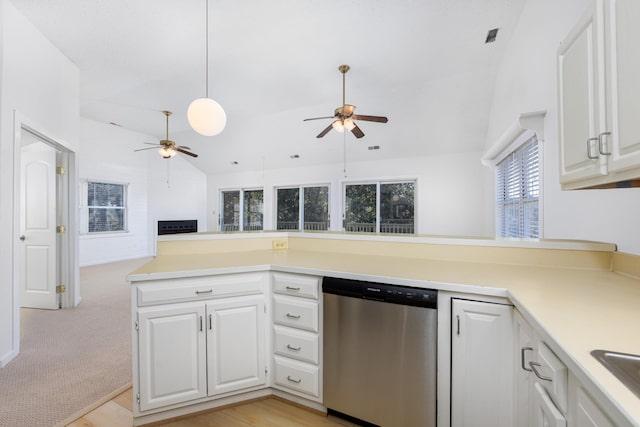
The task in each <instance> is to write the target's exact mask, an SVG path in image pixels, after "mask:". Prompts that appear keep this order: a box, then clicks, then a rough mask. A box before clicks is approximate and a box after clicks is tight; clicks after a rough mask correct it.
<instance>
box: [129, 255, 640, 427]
mask: <svg viewBox="0 0 640 427" xmlns="http://www.w3.org/2000/svg"><path fill="white" fill-rule="evenodd" d="M264 270H272V271H284V272H291V273H302V274H312V275H319V276H338V277H345V278H352V279H361V280H372V281H378V282H386V283H391V284H399V285H407V286H418V287H427V288H435V289H439V290H444V291H450V292H463V293H471V294H480V295H491V296H499V297H506V298H509V299H510V300H511V301H512V303H513V304H514V305H515V306H516V308H517V309H518V310H519V311H520V312H521V313H522V315H523V316H524V317H525V319H527V321H529V322H530V323H531V324H532V325H533V326H534V327H536V329H538V330H539V331H541V332H542V336H543V339H545V341H547V343H548V344H550V346H551V347H552V349H554V351H556V352H557V353H558V356H560V357H561V359H562V360H563V361H564V362H565V363H566V364H567V365H568V367H569V369H570V370H571V371H573V372H574V373H575V374H576V376H577V377H578V378H579V379H580V380H581V381H582V382H584V383H592V384H593V385H595V387H597V388H598V389H599V390H601V391H602V393H603V394H604V395H605V396H607V397H609V399H610V400H611V401H612V402H613V404H614V405H615V406H616V407H617V408H618V409H619V411H620V412H621V413H622V414H624V415H625V416H626V418H627V419H628V420H630V422H631V423H632V425H635V426H640V399H639V398H638V397H636V396H635V395H634V394H633V393H632V392H631V391H629V390H628V389H627V388H626V387H625V386H624V385H623V384H622V383H621V382H620V381H619V380H618V379H617V378H615V377H614V376H613V375H612V374H611V373H609V371H607V370H606V369H605V368H604V367H603V366H602V365H600V363H599V362H597V361H596V360H595V359H594V358H593V357H592V356H591V355H590V351H591V350H594V349H606V350H611V351H618V352H622V353H631V354H640V333H639V332H638V327H639V326H640V280H638V279H635V278H632V277H627V276H625V275H622V274H619V273H615V272H611V271H608V270H605V269H602V268H575V267H558V266H541V265H537V266H532V265H516V264H513V265H507V264H500V263H493V262H470V261H461V260H435V259H421V258H409V257H405V256H389V255H371V254H366V255H358V254H345V253H332V252H326V251H313V250H298V249H287V250H253V251H238V252H228V253H215V254H208V253H189V254H171V255H162V254H161V255H159V256H158V257H157V258H155V259H154V260H152V261H150V262H149V263H147V264H146V265H144V266H143V267H141V268H140V269H138V270H136V271H134V272H133V273H131V275H130V276H129V277H128V279H129V280H130V281H131V282H133V283H134V284H137V283H143V282H145V281H148V280H158V279H171V278H180V277H192V276H202V275H210V274H227V273H240V272H247V271H264Z"/></svg>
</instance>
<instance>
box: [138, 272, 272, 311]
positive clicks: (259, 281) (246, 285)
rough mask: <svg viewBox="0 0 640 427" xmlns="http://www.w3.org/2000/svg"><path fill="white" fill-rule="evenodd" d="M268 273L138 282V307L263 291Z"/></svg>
mask: <svg viewBox="0 0 640 427" xmlns="http://www.w3.org/2000/svg"><path fill="white" fill-rule="evenodd" d="M266 277H267V276H266V275H265V274H237V275H223V276H206V277H189V278H184V279H176V280H162V281H153V282H149V283H144V284H141V285H138V288H137V291H138V292H137V294H138V295H137V297H138V306H139V307H143V306H147V305H156V304H166V303H174V302H184V301H197V300H202V299H211V298H218V297H228V296H238V295H251V294H259V293H263V292H264V290H265V283H266Z"/></svg>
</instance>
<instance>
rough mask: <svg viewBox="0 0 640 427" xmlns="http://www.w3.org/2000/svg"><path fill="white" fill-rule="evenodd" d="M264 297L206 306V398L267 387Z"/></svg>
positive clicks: (238, 298)
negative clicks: (207, 395) (207, 396)
mask: <svg viewBox="0 0 640 427" xmlns="http://www.w3.org/2000/svg"><path fill="white" fill-rule="evenodd" d="M264 317H265V315H264V295H254V296H247V297H237V298H225V299H221V300H219V301H213V302H210V303H207V371H208V386H209V396H213V395H216V394H220V393H227V392H230V391H235V390H241V389H244V388H247V387H253V386H257V385H263V384H266V374H265V368H266V353H265V351H266V349H265V333H266V331H265V323H264V322H265V320H264Z"/></svg>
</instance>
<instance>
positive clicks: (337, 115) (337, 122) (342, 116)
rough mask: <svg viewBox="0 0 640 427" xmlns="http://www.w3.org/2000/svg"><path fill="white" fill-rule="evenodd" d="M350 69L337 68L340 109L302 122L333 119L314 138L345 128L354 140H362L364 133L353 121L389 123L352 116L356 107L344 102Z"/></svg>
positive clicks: (369, 117) (386, 120)
mask: <svg viewBox="0 0 640 427" xmlns="http://www.w3.org/2000/svg"><path fill="white" fill-rule="evenodd" d="M350 68H351V67H349V66H348V65H340V66H339V67H338V70H339V71H340V72H341V73H342V107H338V108H336V109H335V111H334V113H333V116H329V117H313V118H310V119H304V120H303V121H305V122H306V121H307V120H319V119H334V120H333V122H332V123H331V124H330V125H329V126H327V127H326V128H324V130H323V131H322V132H320V133H319V134H318V135H317V136H316V138H322V137H323V136H325V135H326V134H327V133H329V131H330V130H331V129H335V130H336V131H337V132H340V133H343V132H344V130H345V128H346V129H347V130H348V131H351V133H352V134H353V135H354V136H355V137H356V138H362V137H363V136H364V132H362V129H360V128H359V127H358V125H357V124H356V123H355V120H363V121H367V122H377V123H387V122H388V121H389V120H388V119H387V118H386V117H383V116H365V115H362V114H359V115H356V114H353V113H354V111H355V109H356V106H355V105H351V104H347V103H346V102H345V74H346V73H347V71H349V69H350Z"/></svg>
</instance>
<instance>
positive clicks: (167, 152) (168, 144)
mask: <svg viewBox="0 0 640 427" xmlns="http://www.w3.org/2000/svg"><path fill="white" fill-rule="evenodd" d="M162 113H163V114H164V115H165V116H167V136H166V138H165V139H163V140H161V141H160V143H159V144H152V143H151V142H145V144H149V145H153V147H149V148H140V149H138V150H133V151H144V150H153V149H154V148H158V147H160V148H159V149H158V153H160V155H161V156H162V158H163V159H170V158H171V157H173V156H175V155H176V154H178V153H182V154H186V155H187V156H191V157H198V155H197V154H196V153H192V152H191V151H189V150H191V148H189V147H187V146H186V145H183V146H180V145H177V144H176V143H175V142H173V141H171V140H170V139H169V116H170V115H171V114H172V113H171V111H163V112H162Z"/></svg>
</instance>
